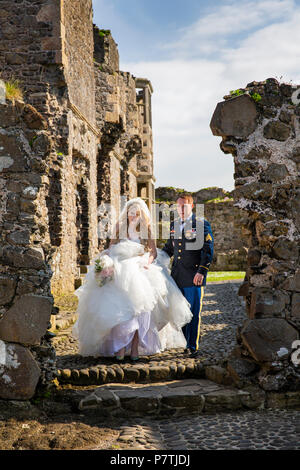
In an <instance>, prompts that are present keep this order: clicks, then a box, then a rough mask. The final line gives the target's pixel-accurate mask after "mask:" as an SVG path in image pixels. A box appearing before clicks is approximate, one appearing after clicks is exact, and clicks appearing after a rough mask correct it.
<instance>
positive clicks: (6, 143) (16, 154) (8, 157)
mask: <svg viewBox="0 0 300 470" xmlns="http://www.w3.org/2000/svg"><path fill="white" fill-rule="evenodd" d="M28 169H29V166H28V160H27V155H26V151H25V150H24V148H23V145H22V143H21V141H20V139H19V137H18V135H14V134H10V133H7V132H6V131H4V130H2V131H1V130H0V171H3V173H7V172H15V171H20V172H23V171H26V170H28Z"/></svg>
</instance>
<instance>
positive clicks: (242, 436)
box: [116, 410, 300, 450]
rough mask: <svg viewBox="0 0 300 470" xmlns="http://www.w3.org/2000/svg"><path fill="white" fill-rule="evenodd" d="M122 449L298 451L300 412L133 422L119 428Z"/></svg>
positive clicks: (280, 411)
mask: <svg viewBox="0 0 300 470" xmlns="http://www.w3.org/2000/svg"><path fill="white" fill-rule="evenodd" d="M116 444H118V445H119V446H120V448H121V449H139V450H197V449H198V450H205V449H206V450H212V449H214V450H227V449H233V450H234V449H257V450H258V449H260V450H261V449H270V450H271V449H272V450H275V449H276V450H279V449H281V450H283V449H294V450H299V449H300V411H293V410H261V411H241V412H237V411H236V412H230V413H218V414H211V415H207V414H206V415H203V414H201V415H199V416H189V417H177V418H176V419H164V420H158V421H155V420H150V419H148V420H142V419H136V420H135V422H134V423H133V422H129V423H128V424H127V425H126V426H125V425H124V426H123V427H122V432H121V434H120V436H119V439H118V441H117V443H116Z"/></svg>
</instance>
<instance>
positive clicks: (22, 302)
mask: <svg viewBox="0 0 300 470" xmlns="http://www.w3.org/2000/svg"><path fill="white" fill-rule="evenodd" d="M52 304H53V302H52V299H51V298H49V297H41V296H36V295H24V296H22V297H21V298H20V299H18V300H17V301H16V302H15V303H14V304H13V306H12V307H11V308H10V309H9V310H8V311H7V312H6V313H5V314H4V315H3V317H2V318H1V320H0V338H1V339H2V340H4V341H8V342H14V343H21V344H30V345H36V344H39V343H40V340H41V337H42V336H43V335H44V334H45V333H46V331H47V327H48V323H49V320H50V316H51V310H52Z"/></svg>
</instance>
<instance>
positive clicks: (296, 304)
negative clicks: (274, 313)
mask: <svg viewBox="0 0 300 470" xmlns="http://www.w3.org/2000/svg"><path fill="white" fill-rule="evenodd" d="M292 317H298V318H300V294H296V293H295V294H293V297H292Z"/></svg>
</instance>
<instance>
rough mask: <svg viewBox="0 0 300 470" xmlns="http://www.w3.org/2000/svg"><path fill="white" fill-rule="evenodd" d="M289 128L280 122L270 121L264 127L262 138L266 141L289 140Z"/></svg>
mask: <svg viewBox="0 0 300 470" xmlns="http://www.w3.org/2000/svg"><path fill="white" fill-rule="evenodd" d="M290 133H291V128H290V127H289V126H287V125H286V124H284V123H283V122H280V121H270V122H268V124H267V125H266V126H265V127H264V136H265V137H266V139H275V140H279V141H285V140H287V139H288V138H289V136H290Z"/></svg>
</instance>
